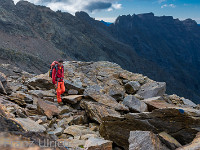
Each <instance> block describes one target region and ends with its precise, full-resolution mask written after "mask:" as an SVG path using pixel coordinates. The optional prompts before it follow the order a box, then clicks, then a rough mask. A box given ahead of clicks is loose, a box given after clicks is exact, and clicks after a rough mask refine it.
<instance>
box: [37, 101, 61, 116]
mask: <svg viewBox="0 0 200 150" xmlns="http://www.w3.org/2000/svg"><path fill="white" fill-rule="evenodd" d="M37 109H38V113H40V114H41V115H46V116H47V118H48V119H52V118H53V116H54V115H59V114H60V110H59V109H58V107H57V106H56V105H52V104H48V103H46V102H45V101H43V100H42V99H39V100H38V103H37Z"/></svg>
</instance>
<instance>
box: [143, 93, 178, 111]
mask: <svg viewBox="0 0 200 150" xmlns="http://www.w3.org/2000/svg"><path fill="white" fill-rule="evenodd" d="M142 102H144V103H146V104H147V105H148V109H149V111H152V110H154V109H162V108H173V107H177V106H176V105H174V104H169V103H167V102H166V101H165V100H164V99H163V98H162V97H160V96H158V97H152V98H148V99H144V100H142Z"/></svg>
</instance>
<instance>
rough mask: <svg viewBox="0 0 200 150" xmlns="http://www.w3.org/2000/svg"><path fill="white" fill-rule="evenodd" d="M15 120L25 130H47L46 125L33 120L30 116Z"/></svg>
mask: <svg viewBox="0 0 200 150" xmlns="http://www.w3.org/2000/svg"><path fill="white" fill-rule="evenodd" d="M13 120H14V121H15V122H17V123H19V124H20V125H21V127H22V128H23V129H24V130H25V131H30V132H44V131H46V129H45V127H44V126H42V125H39V124H38V123H37V122H35V121H33V120H31V119H30V118H15V119H13Z"/></svg>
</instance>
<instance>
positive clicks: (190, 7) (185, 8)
mask: <svg viewBox="0 0 200 150" xmlns="http://www.w3.org/2000/svg"><path fill="white" fill-rule="evenodd" d="M18 1H20V0H14V2H15V3H17V2H18ZM27 1H29V2H31V3H34V4H36V5H44V6H47V7H50V8H51V9H52V10H54V11H56V10H61V11H63V12H69V13H71V14H75V12H77V11H85V12H87V13H88V14H89V15H90V16H91V17H93V18H95V19H96V20H104V21H106V22H114V21H115V19H116V18H117V17H118V16H120V15H128V14H131V15H132V14H141V13H149V12H153V13H154V14H155V15H156V16H163V15H165V16H173V17H174V18H179V19H180V20H184V19H187V18H192V19H194V20H196V21H197V23H198V24H200V0H27Z"/></svg>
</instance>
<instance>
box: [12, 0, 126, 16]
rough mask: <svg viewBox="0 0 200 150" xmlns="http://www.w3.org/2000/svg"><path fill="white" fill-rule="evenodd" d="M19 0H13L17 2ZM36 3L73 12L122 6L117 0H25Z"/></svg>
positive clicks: (112, 8)
mask: <svg viewBox="0 0 200 150" xmlns="http://www.w3.org/2000/svg"><path fill="white" fill-rule="evenodd" d="M18 1H20V0H14V2H15V3H17V2H18ZM27 1H29V2H31V3H34V4H36V5H45V6H47V7H50V8H51V9H52V10H54V11H56V10H62V11H67V12H69V13H72V14H74V13H75V12H77V11H88V12H93V11H96V10H107V11H112V10H115V9H120V8H122V4H119V3H117V2H118V1H119V0H27Z"/></svg>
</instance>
